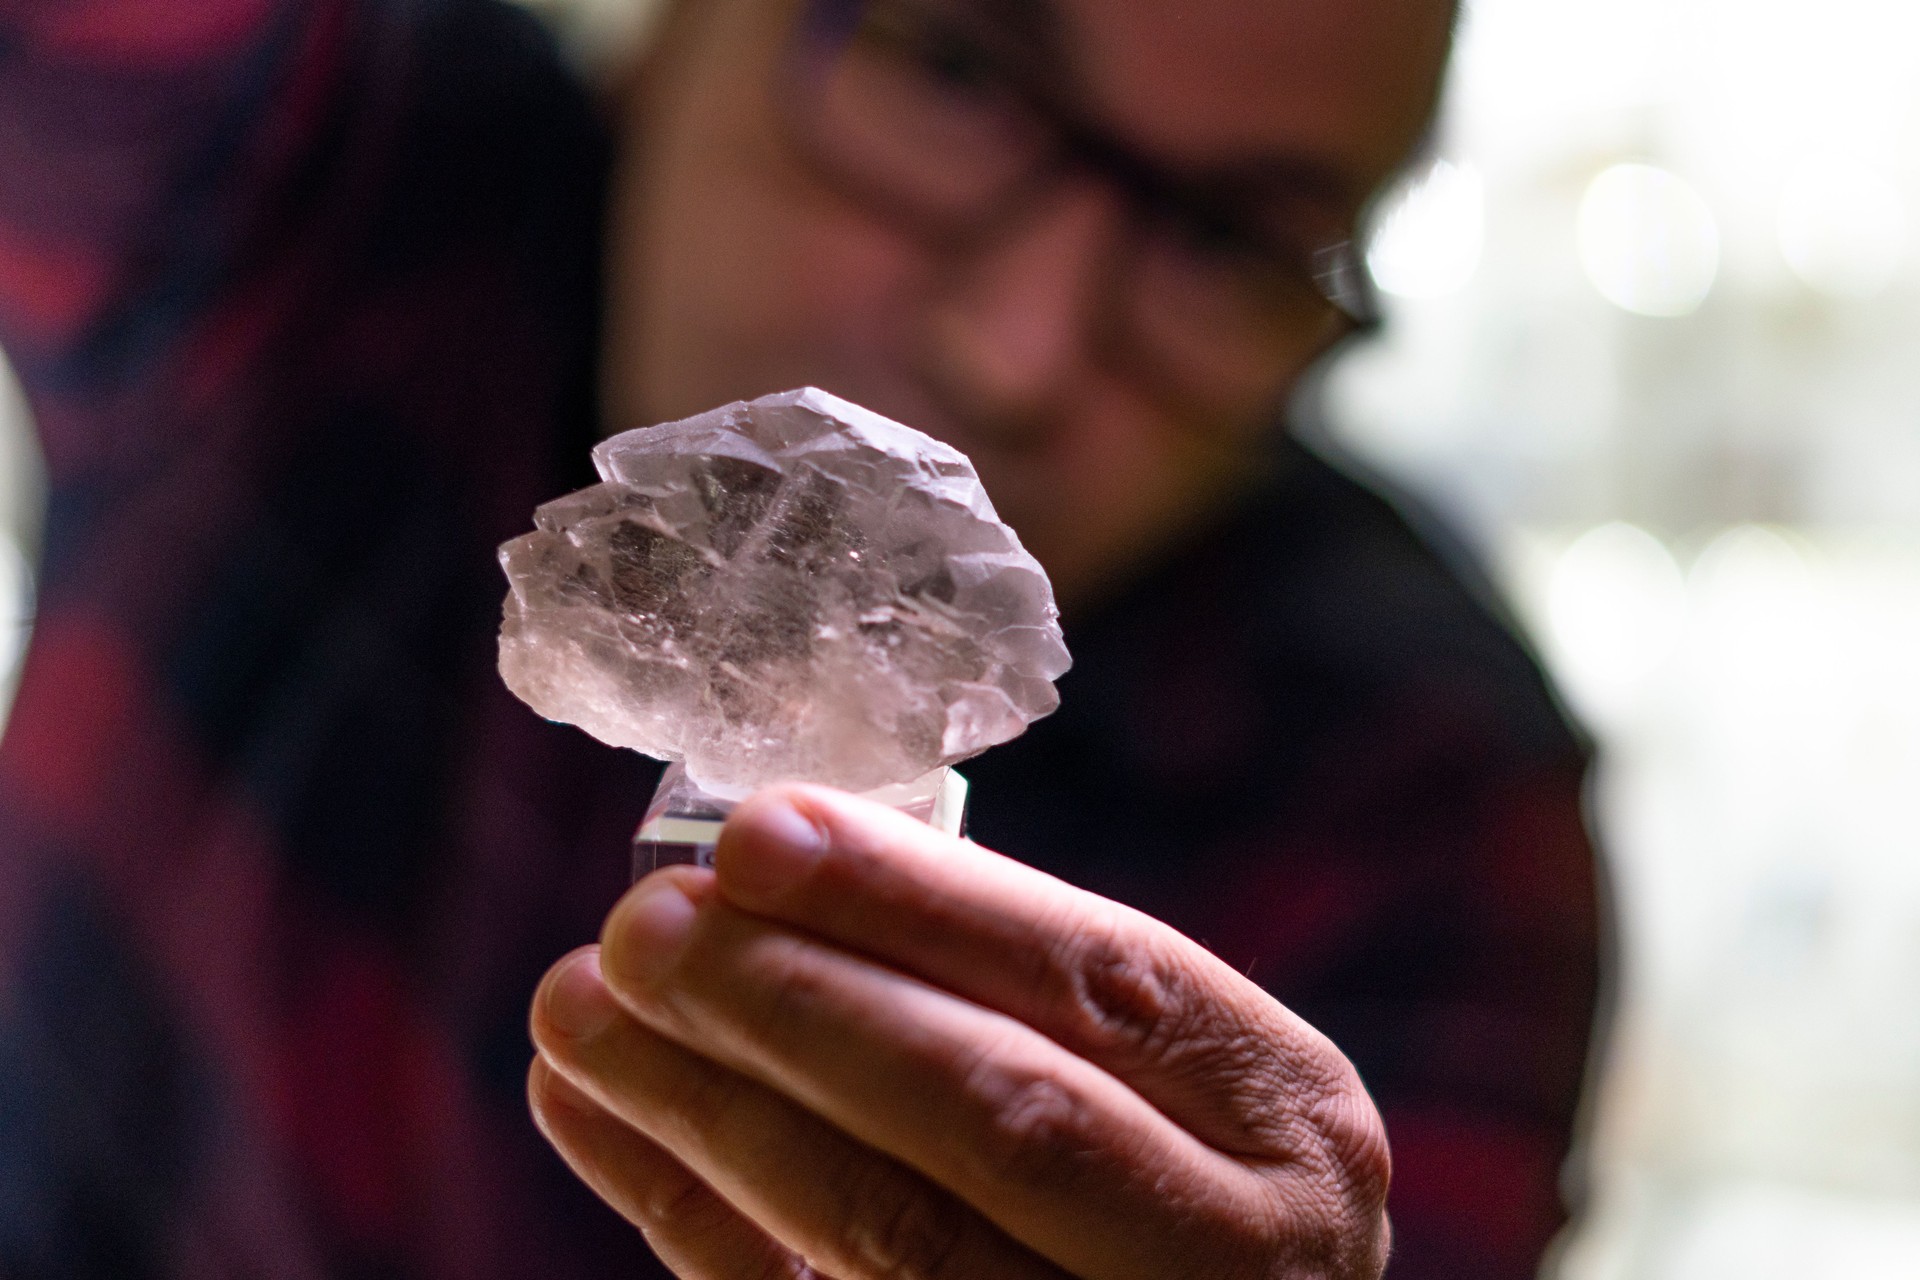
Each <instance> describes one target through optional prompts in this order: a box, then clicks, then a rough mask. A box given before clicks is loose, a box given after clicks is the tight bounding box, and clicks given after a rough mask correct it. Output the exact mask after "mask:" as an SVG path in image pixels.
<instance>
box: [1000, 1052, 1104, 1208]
mask: <svg viewBox="0 0 1920 1280" xmlns="http://www.w3.org/2000/svg"><path fill="white" fill-rule="evenodd" d="M967 1091H968V1093H969V1095H970V1096H972V1097H973V1098H974V1099H976V1105H978V1106H979V1108H980V1111H981V1119H980V1122H979V1127H978V1135H977V1137H978V1141H977V1144H976V1147H975V1158H976V1160H977V1162H978V1165H979V1172H980V1173H981V1174H982V1175H983V1176H984V1177H986V1178H987V1179H988V1180H989V1181H991V1182H992V1183H994V1184H996V1185H1000V1186H1008V1187H1016V1188H1017V1187H1035V1186H1048V1185H1057V1184H1058V1183H1060V1182H1062V1181H1063V1180H1071V1179H1073V1177H1074V1176H1075V1174H1076V1172H1077V1170H1078V1168H1079V1166H1080V1165H1081V1164H1082V1163H1083V1162H1084V1161H1085V1160H1086V1159H1087V1157H1088V1156H1090V1155H1091V1154H1093V1153H1095V1152H1096V1151H1097V1150H1098V1149H1099V1144H1098V1142H1097V1140H1096V1135H1095V1134H1094V1133H1093V1131H1092V1122H1091V1118H1090V1116H1089V1115H1088V1113H1087V1109H1086V1107H1085V1106H1084V1105H1083V1103H1082V1101H1081V1100H1080V1098H1079V1097H1077V1096H1076V1095H1075V1093H1074V1092H1073V1090H1071V1089H1070V1088H1068V1087H1067V1086H1066V1085H1065V1084H1064V1083H1063V1082H1061V1081H1059V1080H1057V1079H1054V1078H1052V1077H1050V1076H1048V1075H1045V1074H1043V1073H1040V1072H1034V1071H1018V1070H1014V1069H1010V1068H1008V1067H1005V1066H1003V1065H1001V1064H998V1063H994V1062H991V1061H990V1060H988V1061H983V1063H982V1065H981V1066H980V1067H978V1068H976V1069H975V1070H974V1071H973V1072H972V1073H971V1078H970V1079H969V1081H968V1086H967Z"/></svg>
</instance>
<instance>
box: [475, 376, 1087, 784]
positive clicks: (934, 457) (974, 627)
mask: <svg viewBox="0 0 1920 1280" xmlns="http://www.w3.org/2000/svg"><path fill="white" fill-rule="evenodd" d="M593 457H594V464H595V466H596V467H597V468H598V470H599V473H600V476H601V478H602V480H603V481H604V483H601V484H597V485H593V486H591V487H590V488H586V489H582V490H580V491H579V492H578V493H573V494H569V495H567V496H566V497H563V498H560V499H558V500H556V501H553V502H549V503H547V504H546V505H544V506H542V507H541V508H540V509H539V510H538V511H537V512H535V513H534V524H535V529H534V532H532V533H530V534H526V535H525V536H523V537H519V538H515V539H514V540H512V541H511V542H508V543H507V544H506V545H505V546H503V547H501V549H500V563H501V565H502V567H503V568H504V569H505V570H506V573H507V578H508V581H509V582H510V583H511V586H512V590H511V592H510V593H509V595H508V596H507V601H506V606H505V617H504V620H503V622H502V624H501V628H500V674H501V676H502V677H503V678H504V679H505V680H506V682H507V685H508V687H509V688H511V689H512V690H513V691H514V692H515V693H516V694H518V695H519V696H520V697H521V698H522V699H524V700H525V701H526V702H527V703H528V704H529V705H530V706H532V707H533V709H534V710H536V711H538V712H539V713H540V714H541V715H543V716H546V717H547V718H548V719H550V720H563V721H567V722H569V723H571V724H575V725H578V726H580V727H581V728H582V729H585V730H586V731H587V732H588V733H591V734H592V735H594V736H595V737H596V738H599V739H601V740H602V741H603V742H608V743H612V744H613V745H615V746H620V747H631V748H633V749H634V750H637V751H642V752H645V753H646V754H648V755H650V756H656V757H658V758H660V759H663V760H673V761H682V762H684V764H685V769H686V774H687V776H688V777H689V778H691V779H692V780H693V781H694V782H695V783H697V784H698V785H699V786H701V787H703V788H705V789H706V790H707V791H709V792H712V793H713V794H715V795H719V796H735V797H737V796H741V795H744V794H746V793H747V792H749V791H751V790H752V789H754V788H755V787H758V786H760V785H763V784H765V783H768V782H773V781H777V780H780V779H790V778H797V779H805V780H808V781H813V782H822V783H827V784H829V785H832V786H838V787H843V788H846V789H847V790H851V791H870V790H873V789H875V788H878V787H884V786H891V785H897V784H903V783H909V782H912V781H914V780H915V779H918V778H920V777H922V776H923V775H925V774H926V773H928V772H929V771H930V770H932V769H935V768H937V767H939V766H942V765H948V764H952V763H954V762H955V761H958V760H963V759H965V758H967V757H968V756H971V755H974V754H977V753H978V752H980V751H983V750H985V749H986V748H988V747H990V746H993V745H994V744H995V743H999V742H1005V741H1007V740H1008V739H1010V738H1013V737H1015V736H1017V735H1018V734H1020V733H1021V732H1022V731H1023V730H1024V729H1025V728H1026V727H1027V725H1028V724H1029V723H1031V722H1032V721H1034V720H1037V719H1039V718H1040V717H1041V716H1044V715H1046V714H1047V713H1048V712H1050V711H1052V710H1053V709H1054V708H1055V707H1056V706H1058V705H1059V695H1058V694H1057V693H1055V691H1054V688H1053V681H1054V680H1055V679H1056V678H1058V677H1059V676H1060V675H1061V673H1063V672H1064V671H1065V670H1066V669H1067V665H1068V657H1067V650H1066V646H1065V644H1063V643H1062V641H1061V638H1060V626H1059V621H1058V613H1057V611H1056V610H1055V608H1054V603H1053V589H1052V587H1051V586H1050V585H1049V584H1048V582H1047V578H1046V574H1045V573H1044V572H1043V571H1042V570H1041V568H1040V565H1039V563H1038V562H1036V561H1035V560H1034V559H1033V557H1032V556H1030V555H1028V554H1027V552H1026V550H1025V549H1024V548H1022V547H1021V545H1020V541H1019V539H1018V538H1017V537H1015V536H1014V533H1013V531H1012V530H1011V529H1009V528H1007V526H1006V525H1004V524H1002V523H1000V520H999V518H998V517H997V516H996V515H995V514H994V510H993V504H992V503H990V502H989V501H988V500H987V495H986V491H985V490H984V489H982V488H981V487H980V481H979V479H978V477H976V476H975V475H974V471H973V467H972V464H970V463H969V462H968V461H967V459H966V457H965V455H963V454H961V453H960V452H958V451H957V450H955V449H952V448H949V447H948V446H946V445H944V444H941V443H940V442H939V441H937V440H934V439H932V438H930V437H928V436H925V435H922V434H921V433H920V432H918V431H915V430H913V429H912V428H911V427H905V426H902V425H900V424H899V423H897V422H893V421H890V420H889V419H886V418H883V417H881V416H880V415H878V414H875V413H872V412H869V411H868V410H866V409H862V408H860V407H859V406H858V405H854V404H849V403H848V402H846V401H844V400H841V399H838V398H836V397H834V396H831V395H828V394H827V393H826V392H824V391H819V390H815V389H812V388H808V389H806V390H803V391H789V392H785V393H782V394H780V395H773V396H765V397H763V398H761V399H759V400H754V401H751V402H741V403H736V404H730V405H727V406H725V407H724V408H720V409H715V410H714V411H712V412H711V413H704V414H701V415H699V416H698V417H694V418H687V419H685V420H683V421H680V422H670V423H666V424H663V425H661V426H657V427H644V428H641V429H640V430H637V431H628V432H626V433H624V434H622V435H618V436H614V437H613V438H611V439H609V440H607V441H605V442H604V443H602V444H601V445H600V446H599V447H598V448H597V449H595V450H594V455H593Z"/></svg>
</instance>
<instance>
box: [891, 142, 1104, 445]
mask: <svg viewBox="0 0 1920 1280" xmlns="http://www.w3.org/2000/svg"><path fill="white" fill-rule="evenodd" d="M1124 216H1125V215H1124V211H1123V209H1122V208H1121V205H1120V201H1119V199H1118V197H1117V196H1116V195H1115V194H1114V193H1112V192H1111V191H1110V190H1109V189H1108V188H1107V187H1106V186H1105V185H1104V184H1102V183H1100V182H1097V181H1093V180H1090V179H1080V178H1069V179H1067V180H1065V181H1062V182H1061V183H1060V184H1058V185H1057V186H1056V187H1054V188H1052V189H1050V190H1048V191H1047V192H1046V193H1045V195H1044V196H1043V197H1041V198H1040V199H1039V200H1038V201H1037V202H1036V203H1035V204H1033V205H1032V206H1029V207H1027V208H1025V209H1023V210H1021V211H1020V213H1019V216H1017V217H1015V218H1010V219H1009V220H1008V221H1007V222H1006V223H1004V224H1002V225H999V226H996V227H993V228H991V230H990V232H989V233H986V234H983V235H982V236H981V237H980V238H979V239H978V240H977V241H975V242H974V243H972V244H970V245H968V246H967V247H966V248H965V249H964V250H962V251H960V252H958V253H956V254H955V255H954V256H953V257H952V259H951V260H950V261H949V262H947V263H946V264H945V270H944V271H943V273H942V274H941V275H940V276H939V277H938V280H937V283H936V285H935V288H934V291H933V294H932V296H931V297H930V298H929V299H928V302H927V306H926V310H925V313H924V317H923V318H924V323H925V332H924V334H923V337H924V341H925V347H926V349H925V352H924V355H925V358H926V361H927V366H928V367H927V370H926V371H927V373H928V376H929V377H930V379H932V380H933V381H934V382H935V383H936V385H937V389H938V391H939V392H940V393H942V394H943V395H944V396H946V397H949V398H951V399H953V400H955V401H957V402H958V403H957V404H956V405H955V406H954V407H955V408H957V409H959V410H960V411H962V412H963V413H964V414H965V415H966V416H967V417H968V418H969V419H970V420H972V421H974V422H975V423H977V424H979V425H981V426H982V427H985V428H987V429H990V430H995V431H997V432H998V433H1000V434H1002V435H1003V436H1009V437H1011V436H1014V435H1022V434H1030V433H1031V432H1032V431H1033V430H1034V428H1035V424H1039V423H1042V422H1044V421H1046V420H1047V419H1048V418H1049V417H1051V416H1053V415H1054V414H1055V413H1056V412H1057V411H1058V409H1059V408H1060V407H1061V405H1062V404H1063V403H1064V402H1065V401H1066V399H1067V398H1069V397H1071V396H1072V395H1073V394H1074V390H1075V387H1076V386H1077V385H1079V384H1080V382H1081V380H1083V379H1084V378H1086V377H1087V376H1088V375H1089V374H1090V373H1091V372H1093V370H1094V369H1095V367H1096V365H1097V362H1098V358H1099V354H1100V352H1099V347H1100V343H1101V340H1102V330H1103V326H1104V325H1105V324H1106V323H1107V317H1106V315H1105V311H1106V309H1107V306H1108V304H1109V299H1110V290H1109V288H1108V282H1109V279H1110V275H1111V271H1112V268H1113V264H1114V259H1115V254H1116V252H1117V249H1118V245H1119V240H1120V237H1121V236H1122V235H1123V234H1124V230H1125V228H1124V225H1123V219H1124ZM1001 443H1006V444H1013V443H1016V441H1015V440H1013V439H1005V440H1002V441H1001Z"/></svg>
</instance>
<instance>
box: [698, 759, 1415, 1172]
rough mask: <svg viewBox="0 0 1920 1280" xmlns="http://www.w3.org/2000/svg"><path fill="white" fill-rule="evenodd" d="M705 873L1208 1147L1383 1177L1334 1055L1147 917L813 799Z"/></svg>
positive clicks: (820, 796)
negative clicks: (1107, 1086) (1093, 1077)
mask: <svg viewBox="0 0 1920 1280" xmlns="http://www.w3.org/2000/svg"><path fill="white" fill-rule="evenodd" d="M714 866H715V870H716V873H717V875H718V881H719V886H720V891H721V893H722V894H723V895H724V896H725V897H726V898H727V899H728V900H729V901H731V902H733V903H734V904H735V905H736V906H738V907H740V908H741V909H743V910H746V911H749V912H752V913H754V914H757V915H762V916H766V917H770V918H772V919H776V920H779V921H782V922H784V923H787V924H791V925H795V926H798V927H801V928H803V929H806V930H808V931H810V932H813V933H816V934H819V935H822V936H824V937H826V938H828V939H830V940H832V941H834V942H836V943H838V944H840V945H842V946H845V947H848V948H850V949H852V950H856V951H860V952H863V953H865V954H867V955H869V956H872V957H873V958H875V959H877V960H880V961H882V962H884V963H886V964H889V965H892V966H894V967H896V968H899V969H902V970H905V971H907V972H909V973H912V974H914V975H916V976H918V977H920V978H922V979H924V980H926V981H927V982H930V983H933V984H934V985H937V986H939V987H942V988H945V989H946V990H948V991H951V992H953V993H954V994H956V995H960V996H963V997H965V998H966V999H968V1000H971V1001H973V1002H975V1003H978V1004H983V1005H986V1006H988V1007H989V1008H993V1009H996V1010H998V1011H1000V1012H1002V1013H1005V1014H1007V1015H1009V1016H1010V1017H1013V1018H1016V1019H1018V1020H1020V1021H1021V1022H1024V1023H1026V1024H1027V1025H1028V1026H1031V1027H1033V1028H1034V1029H1035V1030H1037V1031H1039V1032H1041V1033H1042V1034H1043V1035H1046V1036H1047V1037H1048V1038H1050V1039H1052V1040H1054V1041H1055V1042H1056V1043H1058V1044H1060V1045H1062V1046H1063V1047H1065V1048H1066V1049H1068V1050H1070V1051H1071V1052H1073V1053H1075V1054H1077V1055H1079V1056H1081V1057H1083V1058H1086V1059H1087V1060H1089V1061H1091V1062H1093V1063H1094V1064H1096V1065H1098V1066H1100V1067H1102V1068H1103V1069H1105V1070H1107V1071H1108V1072H1110V1073H1111V1074H1113V1075H1115V1076H1117V1077H1119V1078H1120V1079H1122V1080H1125V1081H1126V1082H1127V1083H1128V1085H1129V1086H1131V1087H1132V1088H1134V1089H1135V1090H1136V1091H1138V1092H1139V1093H1140V1094H1141V1095H1142V1096H1143V1097H1145V1098H1146V1099H1147V1100H1148V1101H1149V1102H1152V1103H1153V1104H1154V1105H1155V1106H1156V1107H1157V1108H1159V1109H1160V1110H1161V1111H1163V1112H1164V1113H1166V1114H1167V1115H1168V1116H1169V1117H1170V1118H1172V1119H1173V1120H1175V1121H1176V1122H1178V1123H1179V1124H1181V1125H1182V1126H1183V1127H1184V1128H1186V1129H1188V1130H1189V1131H1190V1132H1192V1133H1193V1134H1194V1135H1195V1136H1196V1137H1199V1138H1200V1139H1201V1140H1202V1141H1204V1142H1206V1143H1208V1144H1209V1145H1212V1146H1214V1147H1215V1148H1216V1149H1219V1150H1222V1151H1226V1152H1229V1153H1231V1154H1236V1155H1241V1156H1246V1157H1254V1158H1260V1159H1266V1160H1274V1159H1278V1160H1282V1161H1288V1160H1298V1161H1303V1162H1305V1163H1307V1164H1309V1165H1320V1164H1321V1163H1322V1162H1323V1161H1329V1162H1330V1163H1331V1164H1332V1165H1333V1166H1335V1168H1334V1169H1331V1170H1329V1171H1330V1172H1336V1171H1337V1172H1344V1173H1349V1174H1350V1173H1351V1172H1352V1171H1353V1170H1354V1169H1355V1168H1366V1167H1368V1166H1369V1165H1370V1164H1375V1163H1377V1164H1379V1165H1380V1166H1381V1179H1382V1181H1383V1182H1384V1161H1385V1152H1384V1144H1383V1143H1382V1141H1381V1139H1380V1137H1379V1134H1378V1122H1377V1119H1376V1118H1374V1117H1373V1116H1372V1109H1371V1107H1370V1106H1368V1105H1367V1104H1366V1103H1365V1101H1364V1090H1362V1089H1361V1087H1360V1085H1359V1082H1358V1079H1357V1077H1356V1076H1355V1075H1354V1073H1353V1070H1352V1068H1351V1067H1350V1066H1349V1065H1348V1064H1347V1062H1346V1059H1345V1058H1344V1057H1342V1056H1341V1055H1340V1053H1339V1051H1338V1050H1337V1049H1335V1048H1334V1047H1333V1046H1332V1044H1331V1042H1329V1041H1328V1040H1327V1039H1326V1038H1325V1037H1324V1036H1321V1035H1320V1034H1319V1033H1318V1032H1317V1031H1315V1030H1314V1029H1313V1028H1312V1027H1310V1026H1309V1025H1308V1024H1307V1023H1305V1022H1304V1021H1302V1020H1301V1019H1300V1018H1298V1017H1296V1016H1295V1015H1294V1014H1292V1013H1291V1012H1289V1011H1288V1010H1287V1009H1286V1008H1285V1007H1284V1006H1282V1005H1281V1004H1280V1003H1279V1002H1278V1001H1275V1000H1273V999H1272V998H1271V997H1270V996H1268V995H1267V994H1266V993H1265V992H1264V991H1261V990H1260V989H1259V988H1258V987H1256V986H1254V985H1253V984H1252V983H1251V982H1249V981H1248V980H1247V979H1246V978H1244V977H1242V976H1241V975H1240V974H1239V973H1237V972H1235V971H1234V970H1233V969H1232V968H1231V967H1230V966H1228V965H1226V964H1225V963H1223V962H1222V961H1221V960H1220V959H1219V958H1218V957H1216V956H1214V955H1212V954H1211V953H1210V952H1208V951H1206V950H1205V949H1204V948H1202V947H1200V946H1199V945H1198V944H1197V943H1194V942H1192V941H1191V940H1189V939H1187V938H1185V937H1183V936H1182V935H1181V934H1179V933H1178V932H1176V931H1175V930H1173V929H1171V928H1169V927H1168V926H1166V925H1164V924H1161V923H1160V922H1159V921H1156V920H1154V919H1152V918H1151V917H1149V916H1146V915H1143V914H1142V913H1140V912H1138V911H1134V910H1132V909H1131V908H1128V907H1125V906H1122V905H1120V904H1119V903H1115V902H1111V901H1109V900H1107V899H1104V898H1100V897H1097V896H1095V895H1093V894H1090V893H1086V892H1084V891H1082V890H1079V889H1076V888H1074V887H1073V886H1071V885H1069V884H1067V883H1065V882H1064V881H1061V880H1058V879H1055V878H1054V877H1052V876H1049V875H1047V874H1045V873H1044V872H1040V871H1037V870H1035V869H1033V868H1031V867H1028V866H1025V865H1024V864H1022V863H1019V862H1015V861H1014V860H1012V859H1010V858H1006V857H1003V856H1002V855H1000V854H997V853H993V852H990V851H989V850H986V849H984V848H982V847H980V846H979V845H976V844H973V843H971V842H969V841H963V840H956V839H953V838H951V837H949V836H945V835H943V834H941V833H940V832H937V831H935V830H933V829H932V828H931V827H928V826H926V825H925V824H923V823H920V822H917V821H915V820H914V819H912V818H909V817H907V816H905V815H904V814H900V813H898V812H895V811H894V810H891V809H888V808H885V807H884V806H881V805H877V804H873V803H871V802H868V801H863V800H860V799H858V798H856V797H853V796H849V795H846V794H844V793H841V792H836V791H832V790H828V789H826V788H822V787H813V786H803V785H786V786H780V787H775V788H771V789H769V790H767V791H763V792H761V793H760V794H758V795H756V796H754V797H753V798H751V799H749V800H748V801H746V802H745V803H743V804H742V805H741V806H740V808H739V809H738V810H736V811H735V813H734V814H733V816H732V817H731V818H730V819H729V820H728V822H727V825H726V827H725V829H724V830H723V831H722V833H721V837H720V843H719V847H718V848H717V849H716V851H715V859H714ZM1303 1104H1304V1105H1303ZM1349 1112H1351V1113H1352V1114H1349ZM1374 1147H1378V1148H1379V1150H1378V1151H1377V1152H1376V1151H1374V1150H1372V1148H1374Z"/></svg>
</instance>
